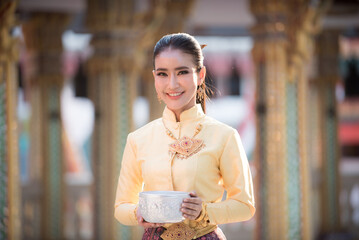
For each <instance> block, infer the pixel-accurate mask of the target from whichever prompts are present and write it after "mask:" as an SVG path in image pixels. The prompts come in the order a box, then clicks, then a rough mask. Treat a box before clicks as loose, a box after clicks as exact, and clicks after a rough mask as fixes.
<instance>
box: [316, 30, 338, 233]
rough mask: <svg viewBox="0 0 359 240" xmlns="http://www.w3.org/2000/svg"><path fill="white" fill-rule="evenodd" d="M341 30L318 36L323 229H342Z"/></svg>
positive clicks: (331, 230)
mask: <svg viewBox="0 0 359 240" xmlns="http://www.w3.org/2000/svg"><path fill="white" fill-rule="evenodd" d="M338 38H339V32H338V31H336V30H324V31H323V32H322V33H321V34H320V35H319V37H318V39H317V49H318V52H317V54H318V55H317V57H318V66H319V69H318V79H317V81H318V88H319V89H318V90H319V95H320V100H321V104H320V127H321V128H320V131H321V139H322V145H321V152H322V159H321V162H322V182H321V190H322V192H321V212H322V214H321V230H322V231H323V232H326V233H330V232H334V231H338V230H340V210H339V184H340V182H339V172H338V171H339V160H340V151H339V142H338V135H337V133H338V110H337V100H336V96H335V85H336V83H337V81H338V79H339V77H338V76H339V70H338V65H339V64H338V62H339V61H338V57H339V39H338Z"/></svg>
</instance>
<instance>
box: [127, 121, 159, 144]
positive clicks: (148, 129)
mask: <svg viewBox="0 0 359 240" xmlns="http://www.w3.org/2000/svg"><path fill="white" fill-rule="evenodd" d="M161 119H162V118H158V119H155V120H153V121H151V122H149V123H147V124H146V125H144V126H142V127H140V128H138V129H137V130H135V131H133V132H131V133H129V134H128V139H129V140H132V141H134V142H138V141H139V140H141V139H144V138H147V137H149V136H151V135H152V134H153V133H155V132H156V131H158V130H159V128H161V127H162V120H161Z"/></svg>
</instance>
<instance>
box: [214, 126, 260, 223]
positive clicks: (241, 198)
mask: <svg viewBox="0 0 359 240" xmlns="http://www.w3.org/2000/svg"><path fill="white" fill-rule="evenodd" d="M219 166H220V172H221V175H222V178H223V185H224V188H225V189H226V191H227V199H226V200H225V201H222V202H217V203H208V204H207V214H208V217H209V220H210V222H211V223H212V224H224V223H230V222H239V221H246V220H248V219H250V218H251V217H252V216H253V215H254V213H255V207H254V195H253V183H252V176H251V172H250V168H249V164H248V160H247V157H246V154H245V152H244V149H243V145H242V142H241V140H240V137H239V134H238V132H237V131H235V130H233V133H232V134H231V135H230V137H229V138H228V140H227V143H226V145H225V147H224V150H223V153H222V155H221V158H220V165H219Z"/></svg>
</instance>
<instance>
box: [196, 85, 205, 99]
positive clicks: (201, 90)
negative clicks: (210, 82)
mask: <svg viewBox="0 0 359 240" xmlns="http://www.w3.org/2000/svg"><path fill="white" fill-rule="evenodd" d="M204 94H205V93H204V85H203V84H201V85H199V86H198V88H197V101H198V102H203V100H204Z"/></svg>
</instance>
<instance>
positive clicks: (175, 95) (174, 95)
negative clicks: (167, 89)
mask: <svg viewBox="0 0 359 240" xmlns="http://www.w3.org/2000/svg"><path fill="white" fill-rule="evenodd" d="M167 94H168V95H169V96H171V97H177V96H179V95H181V94H182V92H179V93H167Z"/></svg>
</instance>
